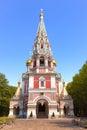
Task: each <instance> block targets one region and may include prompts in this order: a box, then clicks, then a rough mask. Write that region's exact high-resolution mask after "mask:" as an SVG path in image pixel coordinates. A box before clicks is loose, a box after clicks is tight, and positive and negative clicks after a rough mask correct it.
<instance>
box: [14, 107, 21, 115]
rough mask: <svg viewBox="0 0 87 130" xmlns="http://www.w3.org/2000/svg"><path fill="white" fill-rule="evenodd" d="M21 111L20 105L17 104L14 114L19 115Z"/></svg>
mask: <svg viewBox="0 0 87 130" xmlns="http://www.w3.org/2000/svg"><path fill="white" fill-rule="evenodd" d="M19 112H20V108H19V106H15V107H14V109H13V114H14V115H15V116H16V117H18V116H19Z"/></svg>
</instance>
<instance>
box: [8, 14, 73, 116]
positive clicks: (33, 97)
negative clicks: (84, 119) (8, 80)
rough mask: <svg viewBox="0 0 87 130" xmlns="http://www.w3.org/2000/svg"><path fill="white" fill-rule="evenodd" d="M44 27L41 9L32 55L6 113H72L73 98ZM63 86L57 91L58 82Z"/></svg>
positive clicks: (70, 114)
mask: <svg viewBox="0 0 87 130" xmlns="http://www.w3.org/2000/svg"><path fill="white" fill-rule="evenodd" d="M56 65H57V63H56V61H55V59H54V58H53V55H52V51H51V47H50V43H49V39H48V36H47V32H46V28H45V25H44V14H43V13H42V12H41V13H40V22H39V26H38V31H37V34H36V38H35V41H34V45H33V50H32V56H31V57H30V58H29V59H28V60H27V61H26V68H27V71H26V72H25V73H23V74H22V88H21V87H20V81H18V87H17V90H16V93H15V95H14V97H13V98H12V99H11V101H10V106H9V117H25V118H31V117H33V118H51V117H52V116H54V117H55V118H58V116H66V115H67V116H73V115H74V113H73V100H72V98H71V96H70V95H68V93H67V91H66V89H65V82H64V81H63V82H62V81H61V74H60V73H57V72H56ZM59 83H62V85H63V89H62V91H61V92H60V91H59V89H60V85H59Z"/></svg>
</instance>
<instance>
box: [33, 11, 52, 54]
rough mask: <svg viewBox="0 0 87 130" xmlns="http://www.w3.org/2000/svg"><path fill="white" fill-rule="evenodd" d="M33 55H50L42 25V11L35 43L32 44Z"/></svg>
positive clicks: (44, 29)
mask: <svg viewBox="0 0 87 130" xmlns="http://www.w3.org/2000/svg"><path fill="white" fill-rule="evenodd" d="M34 54H46V55H49V56H51V55H52V52H51V48H50V44H49V40H48V37H47V32H46V28H45V25H44V14H43V12H42V10H41V13H40V22H39V26H38V31H37V34H36V38H35V42H34V48H33V55H34Z"/></svg>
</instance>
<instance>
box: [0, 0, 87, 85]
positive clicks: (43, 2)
mask: <svg viewBox="0 0 87 130" xmlns="http://www.w3.org/2000/svg"><path fill="white" fill-rule="evenodd" d="M41 8H43V9H44V11H43V12H44V23H45V26H46V30H47V34H48V38H49V41H50V44H51V48H52V51H53V54H54V58H55V60H56V61H57V64H58V65H57V72H59V73H61V75H62V77H63V78H64V79H65V81H66V82H70V81H71V80H72V77H73V76H74V75H75V74H76V73H78V71H79V69H80V68H81V67H82V65H83V64H84V63H85V61H86V60H87V0H0V72H2V73H4V74H5V75H6V78H7V79H8V81H9V84H10V85H16V86H17V81H18V80H19V78H21V75H22V73H25V72H26V64H25V63H26V60H27V59H28V58H29V57H30V52H31V51H32V47H33V44H34V39H35V36H36V32H37V28H38V24H39V14H40V9H41Z"/></svg>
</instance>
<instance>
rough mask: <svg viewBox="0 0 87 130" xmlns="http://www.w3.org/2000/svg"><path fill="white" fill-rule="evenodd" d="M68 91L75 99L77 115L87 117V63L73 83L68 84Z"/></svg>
mask: <svg viewBox="0 0 87 130" xmlns="http://www.w3.org/2000/svg"><path fill="white" fill-rule="evenodd" d="M67 91H68V93H69V94H70V95H71V96H72V98H73V101H74V109H75V114H76V115H77V116H87V62H86V63H85V64H84V65H83V66H82V68H81V69H80V70H79V73H78V74H76V75H75V76H74V77H73V81H72V82H71V83H68V85H67Z"/></svg>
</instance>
